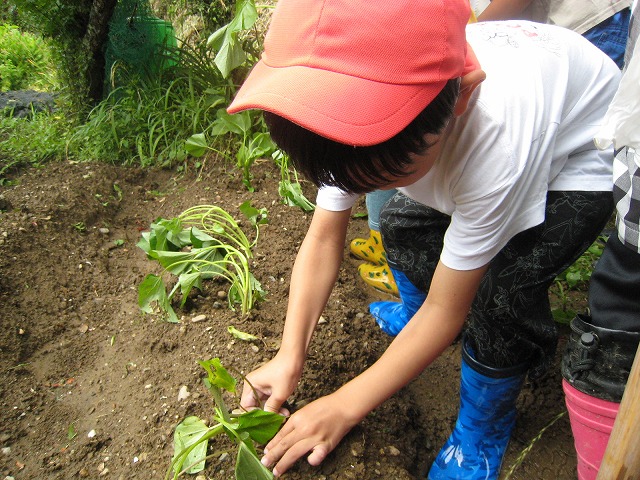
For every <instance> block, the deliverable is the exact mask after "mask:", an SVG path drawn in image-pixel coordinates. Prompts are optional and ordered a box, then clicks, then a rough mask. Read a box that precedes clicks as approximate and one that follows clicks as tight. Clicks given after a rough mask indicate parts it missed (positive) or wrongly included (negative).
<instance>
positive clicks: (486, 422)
mask: <svg viewBox="0 0 640 480" xmlns="http://www.w3.org/2000/svg"><path fill="white" fill-rule="evenodd" d="M525 375H526V365H518V366H516V367H511V368H507V369H496V368H491V367H487V366H485V365H482V364H480V363H479V362H478V361H477V360H475V359H474V358H473V354H472V352H471V350H470V348H468V347H467V346H465V345H464V343H463V349H462V369H461V372H460V412H459V413H458V420H457V421H456V425H455V427H454V429H453V433H452V434H451V436H450V437H449V440H447V443H445V445H444V447H443V448H442V450H440V453H439V454H438V456H437V457H436V459H435V461H434V462H433V465H432V466H431V470H430V471H429V477H428V479H429V480H445V479H446V480H480V479H482V480H496V479H497V478H498V476H499V475H500V467H501V465H502V457H503V456H504V452H505V451H506V449H507V445H508V443H509V439H510V438H511V431H512V430H513V426H514V425H515V423H516V413H517V412H516V405H515V403H516V399H517V398H518V394H519V393H520V388H521V387H522V383H523V381H524V378H525Z"/></svg>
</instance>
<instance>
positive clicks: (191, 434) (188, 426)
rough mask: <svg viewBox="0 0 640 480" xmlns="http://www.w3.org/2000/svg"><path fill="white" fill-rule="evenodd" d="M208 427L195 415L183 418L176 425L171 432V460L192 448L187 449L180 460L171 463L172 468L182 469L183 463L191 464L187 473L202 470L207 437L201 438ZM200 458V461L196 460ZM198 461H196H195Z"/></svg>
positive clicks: (176, 470) (178, 470) (205, 454)
mask: <svg viewBox="0 0 640 480" xmlns="http://www.w3.org/2000/svg"><path fill="white" fill-rule="evenodd" d="M208 431H209V428H208V427H207V425H206V424H205V423H204V422H203V421H202V420H200V419H199V418H198V417H196V416H190V417H187V418H185V419H184V420H183V421H182V422H180V424H178V426H177V427H176V430H175V432H174V434H173V451H174V454H173V460H172V461H175V460H176V459H177V457H178V456H179V455H180V454H181V453H183V452H184V451H185V449H188V448H189V447H191V446H194V445H195V446H194V447H193V449H191V450H190V451H189V453H188V454H187V455H185V456H184V458H182V459H181V460H180V461H177V462H176V463H175V464H174V465H173V470H174V472H176V473H179V472H180V471H182V466H183V465H192V464H195V465H193V466H192V467H191V468H190V469H189V470H187V473H198V472H201V471H202V470H204V463H205V457H206V456H207V444H208V439H207V438H203V437H204V436H205V435H206V434H207V432H208ZM200 459H202V461H201V462H198V460H200ZM196 462H198V463H196Z"/></svg>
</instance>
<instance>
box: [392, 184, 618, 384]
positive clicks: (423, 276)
mask: <svg viewBox="0 0 640 480" xmlns="http://www.w3.org/2000/svg"><path fill="white" fill-rule="evenodd" d="M612 211H613V200H612V194H611V192H549V193H548V195H547V205H546V214H545V221H544V222H543V223H542V224H540V225H538V226H536V227H533V228H531V229H529V230H526V231H524V232H521V233H519V234H518V235H516V236H515V237H513V238H512V239H511V240H510V241H509V243H508V244H507V245H506V246H505V247H504V248H503V249H502V250H501V251H500V252H499V253H498V254H497V255H496V256H495V258H494V259H493V260H492V261H491V262H490V265H489V269H488V271H487V272H486V274H485V276H484V278H483V279H482V282H481V284H480V287H479V289H478V293H477V294H476V297H475V300H474V301H473V305H472V307H471V311H470V314H469V317H468V319H467V323H466V326H465V329H466V336H467V338H468V339H469V340H470V341H471V346H472V347H473V349H474V351H475V354H476V358H477V360H478V361H480V362H481V363H483V364H485V365H487V366H490V367H495V368H507V367H511V366H514V365H518V364H521V363H528V364H529V365H530V370H529V376H530V377H531V378H536V377H539V376H540V375H542V374H543V373H544V372H545V371H546V370H547V368H548V367H549V365H550V364H551V362H552V360H553V357H554V355H555V351H556V345H557V329H556V325H555V323H554V321H553V316H552V314H551V308H550V304H549V297H548V289H549V286H550V285H551V284H552V283H553V281H554V279H555V277H556V276H557V275H558V274H560V273H562V272H563V271H564V270H565V269H566V268H567V267H569V266H570V265H571V264H572V263H574V262H575V261H576V260H577V259H578V257H580V255H581V254H582V253H583V252H584V251H585V250H586V249H587V248H588V247H589V246H590V245H591V243H592V242H593V241H594V240H595V239H596V238H597V236H598V235H599V234H600V233H601V231H602V229H603V228H604V226H605V225H606V223H607V221H608V220H609V219H610V217H611V213H612ZM380 220H381V233H382V240H383V244H384V247H385V250H386V252H387V260H388V262H389V265H390V266H391V267H392V268H394V269H395V270H400V271H402V272H404V273H405V275H406V276H407V278H409V280H411V282H412V283H413V284H414V285H415V286H416V287H417V288H419V289H421V290H422V291H424V292H427V291H428V290H429V286H430V284H431V279H432V277H433V272H434V270H435V267H436V265H437V263H438V261H439V259H440V252H441V250H442V242H443V239H444V233H445V231H446V229H447V227H448V225H449V222H450V221H451V218H450V217H449V216H448V215H444V214H442V213H440V212H438V211H436V210H434V209H432V208H429V207H426V206H424V205H422V204H419V203H417V202H415V201H413V200H411V199H409V198H408V197H406V196H405V195H403V194H401V193H398V194H396V195H395V196H394V197H392V198H391V199H390V200H389V201H388V202H387V203H386V204H385V206H384V208H383V210H382V214H381V219H380Z"/></svg>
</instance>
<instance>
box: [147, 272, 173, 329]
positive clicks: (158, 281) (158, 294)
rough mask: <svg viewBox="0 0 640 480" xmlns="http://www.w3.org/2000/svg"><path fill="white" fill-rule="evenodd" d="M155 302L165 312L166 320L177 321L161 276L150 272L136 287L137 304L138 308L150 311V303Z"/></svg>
mask: <svg viewBox="0 0 640 480" xmlns="http://www.w3.org/2000/svg"><path fill="white" fill-rule="evenodd" d="M152 302H157V303H158V306H159V307H160V308H161V309H162V310H163V311H164V312H166V313H167V315H168V318H167V320H168V321H169V322H171V323H179V320H178V316H177V315H176V312H174V311H173V308H171V302H170V301H169V298H168V297H167V291H166V288H165V286H164V282H163V281H162V278H161V277H158V276H157V275H153V274H152V273H150V274H149V275H147V276H146V277H145V278H144V280H143V281H142V282H141V283H140V286H139V287H138V305H139V306H140V310H142V311H143V312H146V313H152V310H151V303H152Z"/></svg>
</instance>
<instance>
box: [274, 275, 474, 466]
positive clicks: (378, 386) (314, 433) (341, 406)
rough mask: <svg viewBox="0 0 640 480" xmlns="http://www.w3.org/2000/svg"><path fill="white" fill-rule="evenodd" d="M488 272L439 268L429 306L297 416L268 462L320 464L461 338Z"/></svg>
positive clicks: (278, 439) (284, 430) (282, 432)
mask: <svg viewBox="0 0 640 480" xmlns="http://www.w3.org/2000/svg"><path fill="white" fill-rule="evenodd" d="M485 271H486V267H482V268H479V269H476V270H471V271H458V270H452V269H450V268H448V267H445V266H444V265H443V264H439V265H438V267H437V268H436V271H435V273H434V277H433V281H432V283H431V288H430V290H429V294H428V295H427V299H426V301H425V303H424V304H423V305H422V307H421V308H420V310H418V312H417V313H416V315H415V316H414V317H413V318H412V319H411V321H410V322H409V323H408V324H407V326H406V327H405V328H404V329H403V330H402V331H401V332H400V334H399V335H398V336H397V337H396V339H395V340H394V341H393V342H392V343H391V345H390V346H389V348H388V349H387V350H386V352H385V353H384V354H383V355H382V357H380V359H379V360H378V361H377V362H376V363H374V364H373V365H372V366H371V367H369V368H368V369H367V370H365V371H364V372H363V373H361V374H360V375H359V376H357V377H356V378H354V379H353V380H351V381H350V382H348V383H347V384H345V385H344V386H342V387H341V388H340V389H339V390H337V391H336V392H335V393H333V394H331V395H327V396H326V397H322V398H320V399H318V400H316V401H315V402H312V403H310V404H309V405H307V406H306V407H304V408H303V409H301V410H300V411H298V412H296V413H294V414H293V415H292V416H291V418H290V419H289V420H288V421H287V422H286V423H285V425H284V426H283V427H282V429H281V430H280V432H279V433H278V434H277V435H276V436H275V437H274V438H273V440H271V442H269V444H268V445H267V448H266V449H265V452H266V453H265V457H264V458H263V463H265V464H266V465H272V464H274V463H275V464H276V466H275V468H274V473H275V474H277V475H280V474H282V473H284V472H285V471H286V470H287V469H288V468H289V467H290V466H291V465H292V464H293V463H294V462H295V461H296V460H297V459H298V458H300V457H301V456H303V455H305V454H306V453H307V452H311V454H310V455H309V458H308V460H309V463H311V464H312V465H318V464H319V463H320V462H322V460H324V458H325V457H326V456H327V455H328V454H329V452H331V451H332V450H333V449H334V448H335V446H336V445H337V444H338V442H339V441H340V440H341V439H342V437H343V436H344V435H345V434H346V433H347V432H348V431H349V430H350V429H351V428H352V427H353V426H354V425H356V424H357V423H358V422H360V421H361V420H362V419H363V418H364V417H365V416H366V415H367V414H368V413H369V412H371V411H372V410H373V409H374V408H376V407H377V406H378V405H380V404H381V403H382V402H384V401H385V400H386V399H387V398H389V397H390V396H391V395H393V394H394V393H395V392H397V391H398V390H400V389H401V388H402V387H403V386H405V385H406V384H407V383H409V381H411V380H412V379H413V378H414V377H416V376H417V375H418V374H420V372H422V371H423V370H424V369H425V368H426V367H427V366H428V365H429V364H430V363H431V362H432V361H433V360H434V359H435V358H437V357H438V356H439V355H440V354H441V353H442V351H443V350H444V349H446V348H447V347H448V346H449V345H450V344H451V342H453V340H454V339H455V338H456V336H457V335H458V334H459V332H460V330H461V329H462V325H463V324H464V321H465V319H466V317H467V314H468V312H469V308H470V307H471V302H472V301H473V298H474V296H475V294H476V291H477V289H478V286H479V284H480V280H481V278H482V276H483V274H484V272H485Z"/></svg>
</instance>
